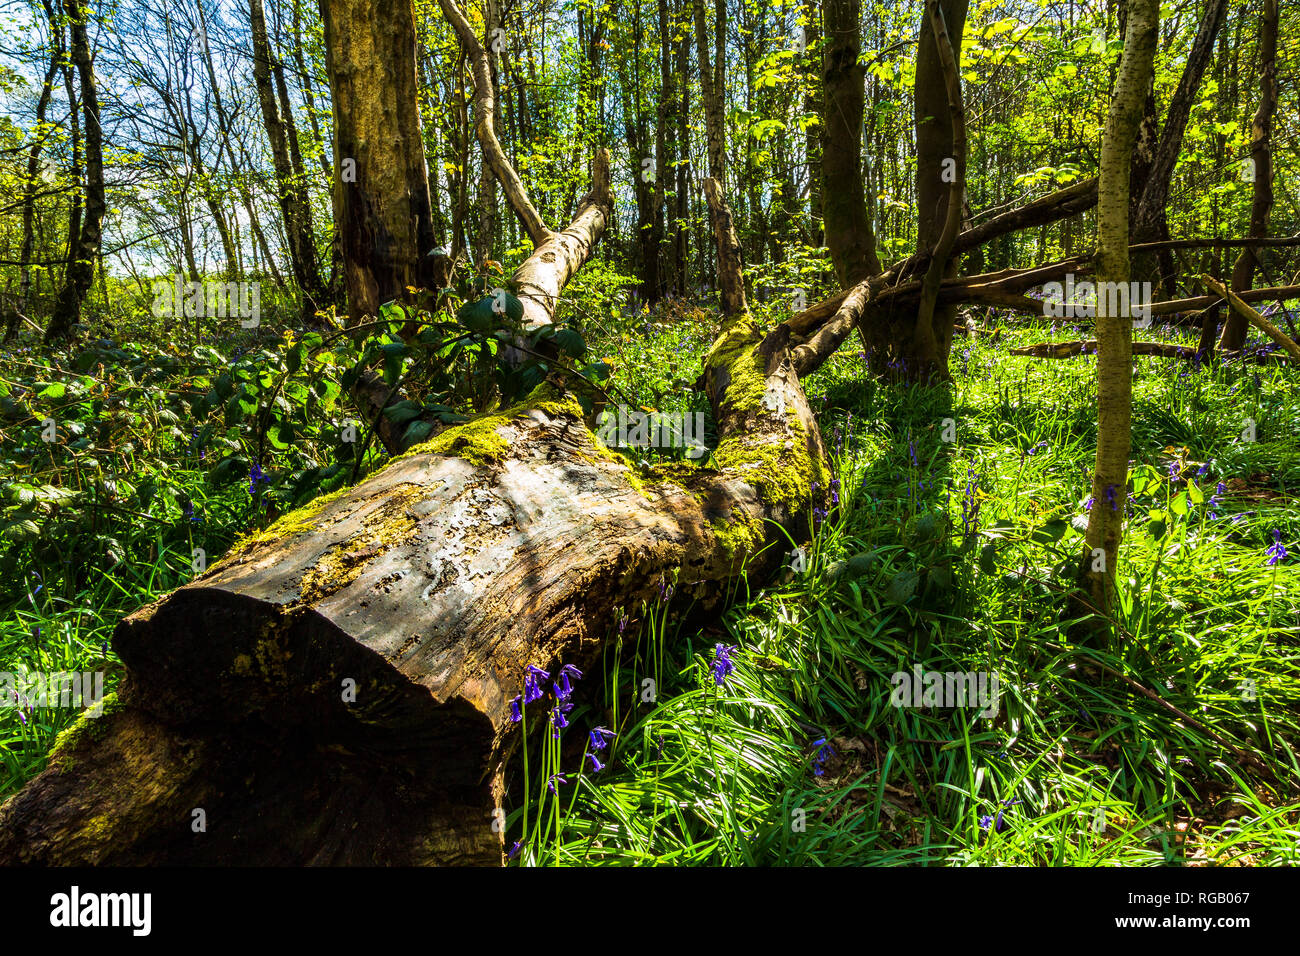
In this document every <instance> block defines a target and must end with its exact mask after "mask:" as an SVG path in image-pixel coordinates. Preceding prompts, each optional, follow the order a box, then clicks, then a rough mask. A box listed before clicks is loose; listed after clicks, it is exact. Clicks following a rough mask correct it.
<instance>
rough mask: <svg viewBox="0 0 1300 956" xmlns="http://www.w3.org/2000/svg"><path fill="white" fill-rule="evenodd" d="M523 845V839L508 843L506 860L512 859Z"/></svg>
mask: <svg viewBox="0 0 1300 956" xmlns="http://www.w3.org/2000/svg"><path fill="white" fill-rule="evenodd" d="M523 845H524V841H523V840H516V841H515V842H514V843H512V844H510V852H509V853H507V854H506V859H507V860H513V859H514V858H515V856H517V855H518V853H519V850H520V848H521V847H522V846H523Z"/></svg>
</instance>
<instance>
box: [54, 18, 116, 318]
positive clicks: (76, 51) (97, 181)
mask: <svg viewBox="0 0 1300 956" xmlns="http://www.w3.org/2000/svg"><path fill="white" fill-rule="evenodd" d="M64 10H65V12H66V13H67V15H68V24H69V29H70V30H71V34H72V43H71V54H72V62H73V65H74V66H76V68H77V75H78V77H80V79H81V108H82V115H83V116H84V117H85V121H84V125H85V132H86V201H85V209H84V212H83V214H82V219H81V231H80V233H79V235H78V237H77V244H76V248H75V249H73V250H71V255H70V256H69V258H68V270H67V273H66V274H65V276H64V281H63V289H62V291H60V293H59V298H58V301H57V302H56V303H55V305H54V312H53V314H52V315H51V316H50V324H49V325H48V326H47V327H46V329H45V340H46V341H47V342H51V341H56V340H59V339H63V338H67V337H68V336H69V335H70V334H71V332H72V325H73V323H74V322H79V321H80V320H81V307H82V303H83V302H84V301H85V299H86V295H87V294H88V293H89V292H90V287H91V285H92V284H93V283H94V280H95V262H96V260H98V258H99V246H100V242H101V241H102V239H103V231H102V228H103V221H104V213H105V211H106V209H107V206H106V205H105V203H104V134H103V130H102V129H101V128H100V125H99V93H98V91H97V90H96V88H95V67H94V62H93V61H92V59H91V56H90V42H89V39H88V37H87V33H86V21H87V19H88V16H89V15H88V13H87V12H86V11H85V10H84V9H83V8H82V6H81V0H64Z"/></svg>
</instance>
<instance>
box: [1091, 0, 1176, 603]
mask: <svg viewBox="0 0 1300 956" xmlns="http://www.w3.org/2000/svg"><path fill="white" fill-rule="evenodd" d="M1159 16H1160V3H1159V0H1131V2H1130V4H1129V12H1128V23H1127V27H1126V29H1125V33H1124V53H1123V56H1122V58H1121V60H1120V67H1119V76H1118V77H1117V79H1116V82H1115V90H1114V93H1113V94H1112V97H1111V103H1110V110H1109V112H1108V114H1107V116H1106V128H1105V131H1104V133H1103V134H1102V145H1101V170H1100V173H1101V175H1100V180H1099V184H1098V187H1097V197H1098V198H1097V256H1096V262H1097V282H1098V287H1099V288H1100V284H1101V283H1105V282H1114V283H1118V284H1120V285H1122V286H1125V287H1127V285H1128V281H1129V252H1128V236H1129V228H1128V211H1129V188H1128V186H1129V174H1130V171H1131V165H1130V164H1131V159H1132V151H1133V143H1134V141H1135V140H1136V138H1137V131H1138V124H1139V122H1140V121H1141V118H1142V101H1143V96H1144V94H1145V91H1146V88H1147V85H1148V82H1149V80H1150V74H1151V71H1152V64H1153V60H1154V57H1155V46H1156V34H1157V28H1158V23H1159ZM1115 304H1116V302H1115V297H1111V296H1103V295H1100V294H1099V295H1098V297H1097V314H1096V329H1097V343H1098V354H1097V396H1098V398H1097V455H1096V462H1095V466H1094V468H1093V474H1092V501H1093V504H1092V508H1091V509H1090V510H1089V512H1088V531H1087V534H1086V540H1087V548H1088V552H1087V553H1086V554H1084V556H1083V560H1082V562H1081V563H1080V582H1081V584H1082V585H1083V586H1084V587H1085V588H1086V590H1087V596H1088V600H1089V603H1090V605H1091V608H1092V609H1094V610H1095V611H1097V612H1099V613H1101V614H1107V613H1109V611H1110V609H1111V606H1112V599H1113V594H1114V582H1115V565H1116V561H1117V559H1118V554H1119V545H1120V540H1121V538H1122V536H1123V528H1124V509H1125V505H1126V503H1127V500H1128V456H1129V446H1130V420H1131V416H1132V388H1133V384H1132V371H1131V369H1130V363H1131V361H1132V354H1133V352H1132V341H1133V321H1132V317H1131V310H1129V309H1119V308H1112V306H1113V305H1115Z"/></svg>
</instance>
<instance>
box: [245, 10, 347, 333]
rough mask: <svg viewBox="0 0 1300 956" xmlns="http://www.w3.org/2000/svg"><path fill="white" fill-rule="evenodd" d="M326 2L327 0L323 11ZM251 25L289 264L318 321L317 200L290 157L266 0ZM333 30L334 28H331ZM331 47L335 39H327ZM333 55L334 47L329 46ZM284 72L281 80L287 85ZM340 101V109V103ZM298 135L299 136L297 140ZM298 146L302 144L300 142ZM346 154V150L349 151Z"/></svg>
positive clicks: (310, 317)
mask: <svg viewBox="0 0 1300 956" xmlns="http://www.w3.org/2000/svg"><path fill="white" fill-rule="evenodd" d="M325 6H326V4H324V3H322V8H321V9H322V14H324V13H325ZM249 25H250V28H251V32H252V40H253V84H254V86H256V87H257V100H258V104H259V105H260V106H261V110H262V120H263V124H264V125H265V126H266V135H267V138H268V139H269V140H270V143H271V159H272V162H273V164H274V166H275V182H276V198H277V199H278V200H279V202H280V212H281V214H282V215H283V216H284V232H285V239H286V240H287V242H286V248H287V249H288V252H289V266H290V271H291V272H292V274H293V279H294V283H295V284H296V285H297V286H298V294H299V295H300V296H301V298H302V316H303V320H304V322H307V323H308V324H314V315H315V312H316V310H317V309H319V308H323V307H324V304H325V303H324V289H323V288H322V286H321V281H320V271H319V269H318V266H317V262H316V239H315V230H314V228H313V225H312V215H311V201H310V199H309V198H308V196H307V189H306V182H305V180H304V178H303V176H302V175H301V174H300V173H301V166H302V162H301V156H298V162H297V163H296V164H295V162H294V160H293V159H292V158H291V157H290V136H289V135H288V133H287V132H286V124H288V123H290V122H292V116H291V115H281V114H282V111H283V112H284V113H285V114H288V112H289V110H288V102H287V95H285V96H282V97H280V100H279V103H278V104H277V94H276V85H277V82H276V79H277V71H276V69H275V63H274V60H273V57H272V53H271V42H270V40H269V38H268V36H267V32H266V15H265V13H264V12H263V9H262V0H249ZM327 36H328V34H327ZM326 47H327V51H328V49H329V43H328V42H327V43H326ZM327 58H328V52H327ZM283 83H284V81H283V77H279V85H280V86H281V88H283ZM338 108H339V105H338V101H337V100H336V101H335V109H338ZM296 138H297V137H296V136H294V137H293V139H294V140H296ZM293 148H294V151H295V153H296V151H297V144H296V142H295V143H294V147H293ZM345 155H346V154H345Z"/></svg>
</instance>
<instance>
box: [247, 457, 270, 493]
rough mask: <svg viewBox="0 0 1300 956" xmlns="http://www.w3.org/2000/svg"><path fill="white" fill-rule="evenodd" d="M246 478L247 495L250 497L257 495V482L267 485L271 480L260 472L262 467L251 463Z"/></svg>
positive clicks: (256, 463)
mask: <svg viewBox="0 0 1300 956" xmlns="http://www.w3.org/2000/svg"><path fill="white" fill-rule="evenodd" d="M248 478H249V482H248V493H249V494H250V495H256V494H257V483H258V482H259V481H264V482H266V483H267V484H268V485H269V484H270V483H271V479H270V478H268V477H267V476H266V474H265V472H263V471H262V466H261V464H259V463H258V462H253V467H252V468H250V469H249V470H248Z"/></svg>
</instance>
